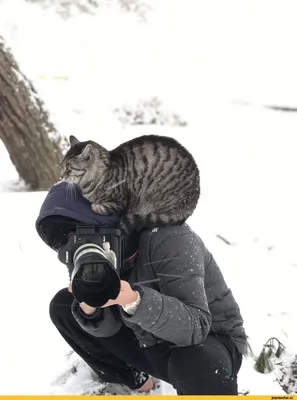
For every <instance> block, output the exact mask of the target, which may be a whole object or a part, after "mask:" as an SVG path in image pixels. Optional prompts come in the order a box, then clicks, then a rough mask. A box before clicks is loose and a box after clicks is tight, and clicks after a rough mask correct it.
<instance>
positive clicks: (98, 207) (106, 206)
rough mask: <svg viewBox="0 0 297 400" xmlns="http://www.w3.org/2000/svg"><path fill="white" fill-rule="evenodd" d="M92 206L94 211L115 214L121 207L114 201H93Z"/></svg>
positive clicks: (101, 213)
mask: <svg viewBox="0 0 297 400" xmlns="http://www.w3.org/2000/svg"><path fill="white" fill-rule="evenodd" d="M91 207H92V210H93V211H94V213H96V214H99V215H113V214H116V213H117V212H118V211H119V207H118V206H117V204H116V203H114V202H105V203H93V204H92V205H91Z"/></svg>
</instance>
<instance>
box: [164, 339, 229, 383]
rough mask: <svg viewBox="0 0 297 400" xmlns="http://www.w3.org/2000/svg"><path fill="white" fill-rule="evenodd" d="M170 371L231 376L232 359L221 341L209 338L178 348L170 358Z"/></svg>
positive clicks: (184, 373)
mask: <svg viewBox="0 0 297 400" xmlns="http://www.w3.org/2000/svg"><path fill="white" fill-rule="evenodd" d="M168 367H169V372H171V373H174V372H175V373H176V372H178V373H179V374H181V375H187V374H192V373H195V374H196V375H197V376H200V375H201V376H203V375H204V374H205V373H206V371H207V373H208V374H209V375H215V376H216V378H219V377H221V378H222V375H224V377H225V378H226V379H227V378H230V376H231V374H232V369H233V368H232V360H231V358H230V355H229V352H228V350H227V349H226V348H225V347H224V346H223V345H222V344H220V343H215V342H213V341H212V340H208V341H206V342H205V343H202V344H200V345H196V346H191V347H179V348H176V349H175V350H174V351H173V352H172V354H171V356H170V358H169V365H168Z"/></svg>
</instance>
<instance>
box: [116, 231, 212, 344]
mask: <svg viewBox="0 0 297 400" xmlns="http://www.w3.org/2000/svg"><path fill="white" fill-rule="evenodd" d="M162 229H163V228H162ZM164 229H166V228H164ZM151 235H152V240H151V246H150V255H151V259H150V265H151V266H152V267H153V269H154V271H155V274H156V278H158V279H159V285H160V286H159V287H160V292H158V291H157V290H154V289H152V288H149V287H146V286H144V285H140V284H135V285H133V289H134V290H138V291H139V293H140V296H141V302H140V304H139V306H138V307H137V309H136V311H135V313H134V314H133V315H132V316H129V315H128V314H126V313H124V312H122V316H123V318H124V319H127V320H129V322H132V323H135V324H138V325H139V326H140V327H141V328H142V329H143V330H145V331H147V332H150V333H152V334H153V335H154V336H156V337H159V338H161V339H163V340H166V341H168V342H171V343H173V344H175V345H177V346H192V345H198V344H200V343H202V342H203V341H204V340H205V338H206V337H207V335H208V333H209V330H210V325H211V314H210V311H209V308H208V302H207V297H206V293H205V288H204V262H205V248H204V245H203V243H202V241H201V239H200V238H199V237H198V236H196V235H195V234H194V232H192V231H191V230H190V229H189V228H188V229H186V228H184V229H183V230H178V229H177V230H176V231H173V233H172V234H167V235H166V234H164V231H163V233H160V234H159V233H156V234H154V233H152V234H151ZM159 235H160V236H159ZM154 236H155V238H154ZM158 236H159V238H158Z"/></svg>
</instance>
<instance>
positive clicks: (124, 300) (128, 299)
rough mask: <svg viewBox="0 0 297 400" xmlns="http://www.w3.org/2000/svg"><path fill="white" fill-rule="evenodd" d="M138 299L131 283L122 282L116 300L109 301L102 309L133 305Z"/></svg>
mask: <svg viewBox="0 0 297 400" xmlns="http://www.w3.org/2000/svg"><path fill="white" fill-rule="evenodd" d="M136 299H137V292H136V291H135V290H133V289H132V288H131V286H130V284H129V282H126V281H121V289H120V294H119V295H118V297H117V298H116V299H115V300H109V301H108V302H107V303H106V304H104V306H102V307H110V306H114V305H115V304H118V305H119V306H125V305H127V304H130V303H133V302H134V301H135V300H136Z"/></svg>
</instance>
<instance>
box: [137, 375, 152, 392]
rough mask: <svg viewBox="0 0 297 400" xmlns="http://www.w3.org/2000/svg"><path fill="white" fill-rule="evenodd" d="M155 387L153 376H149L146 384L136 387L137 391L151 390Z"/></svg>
mask: <svg viewBox="0 0 297 400" xmlns="http://www.w3.org/2000/svg"><path fill="white" fill-rule="evenodd" d="M152 389H154V382H153V380H152V378H148V380H147V381H146V382H145V384H144V385H142V386H141V388H139V389H136V391H137V392H149V391H150V390H152Z"/></svg>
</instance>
